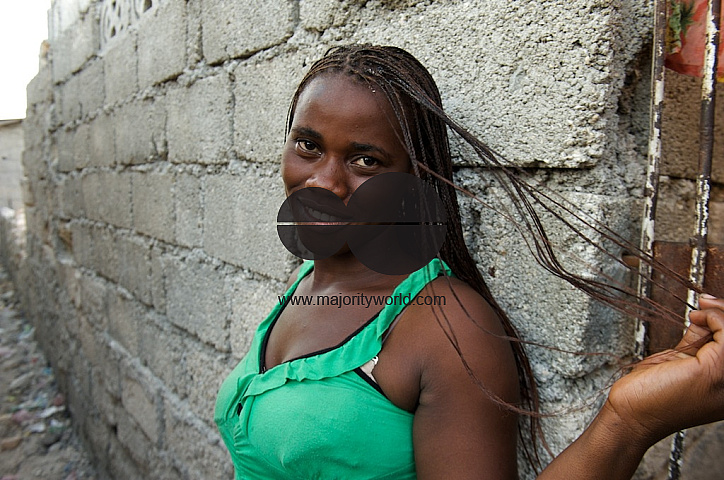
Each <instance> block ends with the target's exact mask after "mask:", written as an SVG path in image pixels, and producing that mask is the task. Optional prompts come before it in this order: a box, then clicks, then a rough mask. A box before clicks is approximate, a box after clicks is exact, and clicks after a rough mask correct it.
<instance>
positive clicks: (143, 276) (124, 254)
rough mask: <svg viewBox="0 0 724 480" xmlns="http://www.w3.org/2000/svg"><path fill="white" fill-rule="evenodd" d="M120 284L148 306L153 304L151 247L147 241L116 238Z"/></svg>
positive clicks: (119, 236)
mask: <svg viewBox="0 0 724 480" xmlns="http://www.w3.org/2000/svg"><path fill="white" fill-rule="evenodd" d="M116 249H117V251H118V259H119V262H118V283H119V284H120V285H121V286H123V287H124V288H125V289H126V290H128V291H129V292H131V293H132V294H133V296H134V297H136V298H137V299H138V300H140V301H141V302H143V303H145V304H146V305H150V304H151V246H150V242H148V241H147V240H145V239H141V238H137V237H132V236H129V235H117V236H116Z"/></svg>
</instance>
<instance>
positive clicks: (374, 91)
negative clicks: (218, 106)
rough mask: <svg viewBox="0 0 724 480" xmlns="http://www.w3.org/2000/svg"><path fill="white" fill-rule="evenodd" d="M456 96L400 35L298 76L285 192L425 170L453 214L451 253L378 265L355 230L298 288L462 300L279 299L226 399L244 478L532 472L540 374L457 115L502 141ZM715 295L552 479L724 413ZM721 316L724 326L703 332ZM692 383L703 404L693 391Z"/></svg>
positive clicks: (225, 432) (341, 52) (623, 459)
mask: <svg viewBox="0 0 724 480" xmlns="http://www.w3.org/2000/svg"><path fill="white" fill-rule="evenodd" d="M441 104H442V103H441V100H440V95H439V92H438V90H437V87H436V86H435V83H434V81H433V80H432V78H431V76H430V75H429V73H428V72H427V71H426V70H425V68H424V67H423V66H422V65H421V64H420V63H419V62H418V61H417V60H415V59H414V58H413V57H412V56H411V55H409V54H408V53H407V52H405V51H403V50H400V49H397V48H393V47H371V46H352V47H339V48H335V49H332V50H331V51H330V52H328V54H327V55H326V56H325V57H324V58H322V59H321V60H319V61H318V62H317V63H315V64H314V65H313V66H312V68H311V70H310V72H309V73H308V74H307V75H306V77H305V78H304V79H303V80H302V82H301V84H300V86H299V87H298V89H297V92H296V94H295V96H294V99H293V101H292V105H291V108H290V113H289V121H288V128H287V140H286V143H285V146H284V151H283V155H282V177H283V180H284V184H285V188H286V192H287V195H293V194H294V193H295V192H299V191H301V190H303V189H305V188H310V187H317V188H320V189H324V190H327V191H330V192H332V193H333V194H334V195H335V196H336V197H338V198H339V199H341V200H342V201H343V203H344V204H347V203H348V202H349V200H350V198H352V196H353V194H354V192H355V191H356V190H357V189H358V187H359V186H360V185H362V184H363V183H364V182H366V181H368V180H369V179H370V178H374V177H376V176H378V175H381V174H384V173H391V172H402V173H409V174H414V175H416V176H418V177H420V178H422V179H424V180H426V181H428V182H429V183H430V184H432V185H433V186H434V188H435V190H436V191H437V193H438V195H439V196H440V198H441V200H442V203H443V205H444V207H445V210H446V214H447V219H448V223H447V227H448V228H447V237H446V240H445V242H444V244H443V246H442V249H441V250H440V254H439V258H436V259H433V260H432V261H431V262H430V263H429V264H428V265H426V266H424V267H423V268H421V269H419V270H417V271H415V272H412V273H410V274H409V275H407V274H401V275H387V274H382V273H378V272H376V271H374V270H372V269H370V268H368V267H367V266H365V264H364V263H362V262H361V261H360V259H358V258H357V257H356V256H355V254H354V253H353V252H352V251H351V250H350V248H349V245H347V244H345V245H344V246H343V247H342V248H340V249H339V250H338V251H336V252H335V253H333V254H332V255H331V256H329V257H327V258H322V259H317V260H315V261H314V262H306V263H305V264H303V265H302V266H301V267H300V268H299V269H298V270H297V271H296V272H295V273H294V274H293V275H292V276H291V278H290V282H289V285H288V287H289V289H288V291H287V297H289V296H291V295H296V296H311V297H309V298H320V296H324V295H328V296H350V297H351V296H360V295H362V296H365V297H374V296H391V297H392V296H395V295H407V296H411V297H412V298H421V297H430V298H434V297H435V296H437V297H438V298H444V299H446V301H445V302H444V303H445V304H444V305H440V304H438V305H432V306H431V305H418V304H416V303H415V302H413V303H411V304H410V305H408V306H405V305H387V306H384V307H377V308H376V309H375V308H369V307H367V306H365V305H362V304H356V305H350V306H349V307H345V308H343V309H338V308H337V307H336V306H334V305H325V304H315V305H293V304H290V303H288V302H287V304H285V305H280V306H277V307H276V308H275V309H274V310H273V311H272V312H271V314H270V315H269V317H268V318H267V319H266V320H264V322H262V324H261V325H260V327H259V330H258V331H257V334H256V335H255V338H254V340H253V343H252V346H251V349H250V352H249V354H248V355H247V357H246V358H245V359H244V360H243V361H242V362H241V363H240V364H239V366H237V368H236V369H235V370H234V371H233V372H232V373H231V375H230V376H229V377H228V378H227V380H226V381H225V382H224V384H223V386H222V388H221V392H220V394H219V398H218V400H217V408H216V413H215V419H216V422H217V423H218V425H219V428H220V430H221V433H222V436H223V438H224V441H225V442H226V444H227V447H228V448H229V450H230V452H231V455H232V459H233V460H234V465H235V468H236V475H237V478H379V479H383V478H389V479H393V478H394V479H404V478H455V479H465V478H490V479H496V478H501V479H503V478H506V479H507V478H516V477H517V462H516V450H517V438H518V432H517V426H518V415H519V414H521V413H523V414H525V415H526V416H527V418H528V419H529V420H530V422H531V423H530V428H531V429H532V432H533V434H534V436H535V432H536V429H537V417H536V415H537V395H536V391H535V383H534V381H533V379H532V374H531V370H530V366H529V365H528V360H527V357H526V355H525V352H524V350H523V348H522V345H521V343H520V342H519V341H517V335H516V333H515V329H514V328H513V327H512V325H511V324H510V322H509V321H508V319H507V317H506V316H505V313H504V312H503V311H502V310H501V309H500V307H499V306H498V305H497V304H496V302H495V301H494V299H493V298H492V296H491V295H490V293H489V291H488V289H487V287H486V286H485V283H484V282H483V279H482V277H481V276H480V274H479V272H478V270H477V268H476V266H475V264H474V262H473V261H472V259H471V257H470V255H469V253H468V251H467V249H466V247H465V244H464V242H463V238H462V228H461V226H460V215H459V211H458V206H457V200H456V196H455V190H454V188H453V186H452V184H451V183H450V182H451V180H452V165H451V158H450V152H449V146H448V140H447V136H446V135H447V134H446V125H447V126H450V127H451V128H453V129H454V130H455V131H456V132H458V133H460V134H461V135H462V136H463V138H465V139H466V140H468V141H469V143H471V145H473V147H474V148H475V149H476V152H477V153H478V154H479V155H481V156H486V155H488V152H487V150H485V147H484V146H483V145H482V144H481V143H480V142H478V141H477V140H475V139H473V138H472V137H470V136H469V134H467V133H466V132H465V131H464V130H462V129H460V128H459V127H458V126H457V125H455V124H454V123H452V122H451V121H450V120H449V119H448V118H447V117H446V116H445V114H444V113H443V112H442V108H441ZM471 140H472V141H471ZM314 215H316V216H317V219H320V220H321V219H327V220H330V219H333V217H334V215H329V216H327V217H325V216H324V215H327V212H316V213H315V214H314ZM321 223H325V222H321ZM326 223H327V224H330V225H334V224H335V223H339V222H334V221H327V222H326ZM422 303H424V302H422ZM701 305H702V307H703V308H704V310H701V311H699V312H695V313H693V314H692V316H691V319H692V322H693V327H692V328H691V329H690V330H689V333H688V334H687V338H686V339H685V340H686V343H685V344H683V345H682V347H683V346H690V345H693V346H690V347H689V349H688V350H686V349H683V348H682V350H681V351H680V352H678V353H677V354H676V355H670V356H659V357H657V358H653V359H649V360H647V361H646V362H643V363H642V364H640V365H639V367H638V368H636V369H635V370H634V372H633V373H632V374H630V375H628V376H626V377H625V378H624V379H622V380H620V381H619V382H617V383H616V384H615V386H614V388H613V389H612V392H611V394H610V396H609V399H608V401H607V402H606V405H605V406H604V408H603V409H602V411H601V412H600V413H599V415H598V416H597V417H596V420H595V421H594V423H593V424H592V425H591V426H590V427H589V428H588V429H587V430H586V432H584V434H583V435H582V436H581V437H580V438H579V439H578V440H577V441H576V442H574V444H572V445H571V446H570V447H569V448H568V449H567V450H566V451H564V452H563V453H562V454H561V455H559V456H558V457H557V458H556V459H555V460H554V461H553V462H552V463H551V464H550V465H549V466H548V467H547V468H546V470H545V471H544V472H543V473H542V474H541V478H556V479H560V478H607V479H611V478H629V477H630V476H631V474H632V473H633V470H634V469H635V468H636V466H637V465H638V462H639V460H640V458H641V456H642V455H643V453H644V452H645V451H646V449H647V448H648V447H649V446H650V445H651V444H652V443H654V442H655V441H657V440H658V439H660V438H662V437H663V436H665V435H667V434H669V433H671V432H672V431H675V430H676V429H678V428H681V427H685V426H689V425H693V424H697V423H702V422H708V421H714V420H718V419H721V418H724V338H722V336H724V334H723V333H722V328H724V302H723V301H721V300H716V299H713V298H704V299H702V302H701ZM711 332H714V333H715V336H714V341H709V342H708V343H706V345H703V346H701V343H702V342H699V343H693V342H695V341H696V340H699V339H700V338H705V340H708V337H707V335H709V334H710V333H711ZM699 347H701V348H699ZM694 354H696V357H692V355H694ZM657 362H658V363H657ZM654 364H656V365H654ZM649 389H651V390H650V391H651V394H649V393H648V392H649ZM692 392H696V393H697V394H698V396H697V397H694V399H695V400H696V402H698V405H697V408H696V409H694V408H692V407H690V408H688V409H687V408H686V407H682V406H683V405H685V404H687V402H684V401H683V399H684V398H686V399H687V400H688V401H689V402H690V401H691V399H692V398H691V393H692ZM696 402H695V403H696ZM689 404H691V403H689ZM693 410H696V411H693ZM533 453H534V452H533ZM529 459H530V460H531V461H534V458H533V455H530V456H529ZM614 460H615V462H614ZM597 467H600V468H597ZM596 475H600V477H597V476H596Z"/></svg>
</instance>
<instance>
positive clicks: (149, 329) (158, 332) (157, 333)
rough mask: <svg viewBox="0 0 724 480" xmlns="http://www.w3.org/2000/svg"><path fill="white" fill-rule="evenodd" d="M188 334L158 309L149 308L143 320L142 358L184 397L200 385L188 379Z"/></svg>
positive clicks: (165, 383)
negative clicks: (195, 384)
mask: <svg viewBox="0 0 724 480" xmlns="http://www.w3.org/2000/svg"><path fill="white" fill-rule="evenodd" d="M187 336H188V335H187V334H186V333H185V332H181V331H180V330H178V329H177V328H175V327H174V326H172V325H171V324H170V323H168V319H166V317H164V316H162V315H158V314H157V313H155V312H149V313H148V314H147V315H146V318H145V319H144V321H143V322H142V323H141V335H140V341H141V348H140V353H139V360H141V362H142V363H143V365H145V366H146V367H148V369H149V370H151V372H152V373H153V374H154V375H155V376H156V377H158V378H159V379H160V380H161V382H163V383H164V385H165V386H166V388H168V389H169V390H170V391H172V392H173V393H174V394H175V395H177V396H178V397H180V398H185V397H186V396H187V395H188V391H189V390H194V389H196V386H194V384H193V382H188V381H187V380H189V377H188V374H187V373H186V348H185V345H186V343H185V342H186V339H185V338H184V337H187ZM190 341H196V339H190Z"/></svg>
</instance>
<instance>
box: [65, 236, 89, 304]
mask: <svg viewBox="0 0 724 480" xmlns="http://www.w3.org/2000/svg"><path fill="white" fill-rule="evenodd" d="M70 231H71V235H72V236H73V259H74V260H75V262H76V263H77V264H78V265H80V266H82V267H86V268H94V264H93V258H92V255H93V247H92V245H93V243H92V242H93V241H92V237H91V229H90V226H89V225H87V224H84V223H80V222H71V224H70ZM81 305H83V282H82V281H81Z"/></svg>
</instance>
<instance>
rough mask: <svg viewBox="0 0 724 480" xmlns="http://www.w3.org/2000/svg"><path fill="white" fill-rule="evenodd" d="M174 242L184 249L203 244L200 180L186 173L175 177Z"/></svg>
mask: <svg viewBox="0 0 724 480" xmlns="http://www.w3.org/2000/svg"><path fill="white" fill-rule="evenodd" d="M175 200H176V242H178V243H179V244H180V245H183V246H185V247H200V246H202V244H203V210H202V205H201V180H200V179H199V178H198V177H196V176H194V175H189V174H186V173H179V174H177V175H176V199H175Z"/></svg>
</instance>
